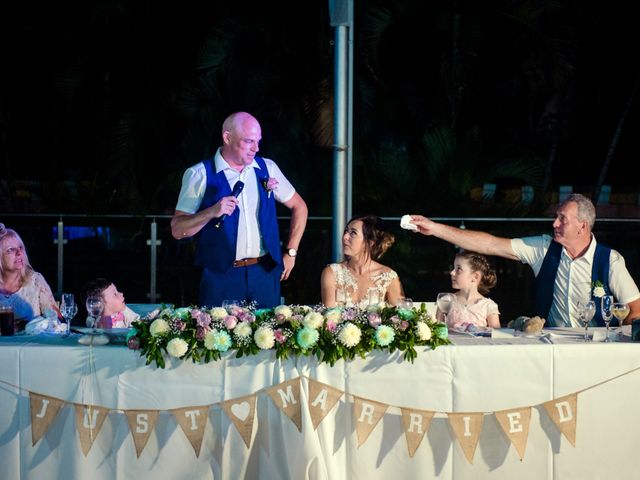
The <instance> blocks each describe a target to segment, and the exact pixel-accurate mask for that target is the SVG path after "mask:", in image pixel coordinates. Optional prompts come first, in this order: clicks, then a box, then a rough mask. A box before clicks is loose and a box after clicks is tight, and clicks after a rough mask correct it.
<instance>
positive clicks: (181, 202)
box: [176, 148, 296, 260]
mask: <svg viewBox="0 0 640 480" xmlns="http://www.w3.org/2000/svg"><path fill="white" fill-rule="evenodd" d="M263 160H264V162H265V164H266V166H267V173H268V174H267V176H268V177H269V178H275V179H276V180H277V181H278V185H277V187H276V188H275V189H274V190H273V192H271V193H269V195H275V199H276V200H277V201H278V202H280V203H284V202H286V201H288V200H290V199H291V198H292V197H293V195H294V194H295V193H296V191H295V189H294V188H293V185H291V183H290V182H289V180H287V178H286V177H285V176H284V174H283V173H282V171H281V170H280V168H278V166H277V165H276V163H275V162H274V161H273V160H270V159H268V158H264V157H263ZM213 167H214V168H215V172H216V173H219V172H220V171H224V175H225V177H226V178H227V181H228V182H229V186H230V187H231V189H232V190H233V187H234V185H235V184H236V182H237V181H238V180H240V181H242V182H244V189H243V190H242V193H240V195H239V196H238V201H239V203H238V206H237V207H236V208H238V210H239V212H240V217H239V219H238V237H237V242H236V260H242V259H243V258H255V257H261V256H262V255H264V254H266V253H267V251H266V249H265V248H264V245H263V242H262V238H261V236H260V228H259V226H258V211H259V202H260V194H259V191H258V188H262V186H261V185H259V184H258V181H257V179H256V174H255V172H254V169H258V170H259V169H260V167H259V166H258V163H257V162H256V161H255V160H254V161H253V162H252V163H251V164H250V165H248V166H246V167H245V168H244V169H243V170H242V171H241V172H238V171H237V170H235V169H233V168H231V167H230V166H229V164H228V163H227V162H226V161H225V159H224V158H223V157H222V154H221V153H220V148H218V151H217V152H216V154H215V157H214V165H213ZM206 189H207V171H206V169H205V166H204V164H203V163H202V162H200V163H198V164H196V165H194V166H193V167H190V168H187V170H186V171H185V172H184V175H183V177H182V188H181V189H180V195H179V196H178V203H177V205H176V210H179V211H181V212H185V213H189V214H193V213H196V212H197V211H198V210H199V208H200V205H201V204H202V199H203V198H204V194H205V191H206Z"/></svg>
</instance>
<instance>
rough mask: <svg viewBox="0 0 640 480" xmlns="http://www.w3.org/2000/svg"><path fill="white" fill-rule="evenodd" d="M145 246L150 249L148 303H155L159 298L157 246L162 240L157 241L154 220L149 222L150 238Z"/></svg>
mask: <svg viewBox="0 0 640 480" xmlns="http://www.w3.org/2000/svg"><path fill="white" fill-rule="evenodd" d="M147 245H149V247H150V249H151V268H150V278H149V293H148V294H147V296H148V297H149V301H150V302H151V303H156V302H157V301H158V298H159V294H158V292H157V291H156V290H157V277H158V246H159V245H162V240H158V223H157V222H156V219H155V218H153V220H151V238H150V239H149V240H147Z"/></svg>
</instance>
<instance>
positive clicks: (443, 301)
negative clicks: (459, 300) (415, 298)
mask: <svg viewBox="0 0 640 480" xmlns="http://www.w3.org/2000/svg"><path fill="white" fill-rule="evenodd" d="M453 300H454V297H453V294H452V293H448V292H446V293H439V294H438V297H437V298H436V304H437V305H438V309H439V310H440V311H441V312H442V313H443V315H444V323H447V314H448V313H449V310H451V304H452V303H453Z"/></svg>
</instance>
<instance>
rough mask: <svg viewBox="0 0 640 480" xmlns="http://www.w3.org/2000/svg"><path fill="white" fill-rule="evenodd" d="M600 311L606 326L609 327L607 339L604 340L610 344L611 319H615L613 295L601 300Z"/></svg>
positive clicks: (605, 296)
mask: <svg viewBox="0 0 640 480" xmlns="http://www.w3.org/2000/svg"><path fill="white" fill-rule="evenodd" d="M600 300H601V302H602V303H601V304H600V310H601V312H602V320H604V324H605V325H606V326H607V338H606V339H605V340H604V341H605V342H610V341H611V340H609V324H610V323H611V319H612V318H613V295H604V296H603V297H602V298H601V299H600Z"/></svg>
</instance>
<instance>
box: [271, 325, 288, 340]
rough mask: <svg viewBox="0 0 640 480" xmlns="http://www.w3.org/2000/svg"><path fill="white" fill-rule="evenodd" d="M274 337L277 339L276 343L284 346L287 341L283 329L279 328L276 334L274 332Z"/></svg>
mask: <svg viewBox="0 0 640 480" xmlns="http://www.w3.org/2000/svg"><path fill="white" fill-rule="evenodd" d="M273 336H274V338H275V339H276V342H278V343H280V344H282V343H284V342H286V341H287V337H286V335H285V334H284V332H283V331H282V329H280V328H278V329H277V330H276V331H275V332H273Z"/></svg>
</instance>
